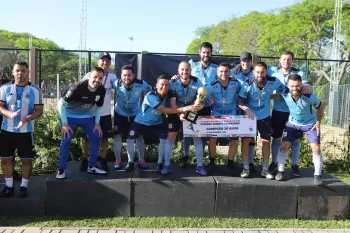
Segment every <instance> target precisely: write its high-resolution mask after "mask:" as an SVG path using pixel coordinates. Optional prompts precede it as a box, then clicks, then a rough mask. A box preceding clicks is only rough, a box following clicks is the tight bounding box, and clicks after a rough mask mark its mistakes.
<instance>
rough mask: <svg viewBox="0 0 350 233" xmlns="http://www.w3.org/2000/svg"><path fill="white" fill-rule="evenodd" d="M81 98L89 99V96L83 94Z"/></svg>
mask: <svg viewBox="0 0 350 233" xmlns="http://www.w3.org/2000/svg"><path fill="white" fill-rule="evenodd" d="M81 98H82V99H84V100H87V99H89V97H87V96H82V97H81Z"/></svg>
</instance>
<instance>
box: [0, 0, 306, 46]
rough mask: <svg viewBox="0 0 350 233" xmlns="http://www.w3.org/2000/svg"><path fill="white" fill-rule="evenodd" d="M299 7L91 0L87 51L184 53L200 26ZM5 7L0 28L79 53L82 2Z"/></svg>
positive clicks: (290, 0)
mask: <svg viewBox="0 0 350 233" xmlns="http://www.w3.org/2000/svg"><path fill="white" fill-rule="evenodd" d="M297 2H299V1H297V0H268V1H263V0H221V1H217V4H216V1H209V0H177V1H168V0H148V1H146V0H134V1H130V0H129V1H128V0H124V1H120V0H87V11H86V12H87V14H86V15H87V18H86V49H87V50H89V49H90V50H95V51H134V52H140V51H148V52H158V53H185V52H186V49H187V47H188V45H189V44H190V43H191V41H192V40H193V39H195V30H196V29H197V28H199V27H202V26H207V25H211V24H217V23H219V22H220V21H222V20H228V19H230V18H232V17H233V16H241V15H246V14H248V13H249V12H251V11H260V12H266V11H268V10H272V9H278V8H282V7H286V6H290V5H292V4H295V3H297ZM0 4H1V8H2V9H3V10H2V11H1V20H0V29H3V30H7V31H11V32H27V33H31V34H32V35H33V36H35V37H39V38H43V39H49V40H52V41H54V42H55V43H56V44H58V45H59V46H60V47H63V48H64V49H79V44H80V5H81V4H80V0H11V1H8V0H0ZM129 37H133V38H134V40H133V41H132V42H131V40H130V39H129Z"/></svg>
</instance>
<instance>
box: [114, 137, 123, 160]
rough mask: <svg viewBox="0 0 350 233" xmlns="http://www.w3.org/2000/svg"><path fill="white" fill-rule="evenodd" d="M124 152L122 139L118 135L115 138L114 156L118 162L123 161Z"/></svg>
mask: <svg viewBox="0 0 350 233" xmlns="http://www.w3.org/2000/svg"><path fill="white" fill-rule="evenodd" d="M121 151H122V137H121V136H120V135H119V134H117V135H116V136H115V137H114V156H115V159H116V160H119V161H120V160H121V158H120V153H121Z"/></svg>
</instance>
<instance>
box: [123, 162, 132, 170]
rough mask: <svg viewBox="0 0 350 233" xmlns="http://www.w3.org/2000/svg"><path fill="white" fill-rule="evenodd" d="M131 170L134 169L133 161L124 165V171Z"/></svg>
mask: <svg viewBox="0 0 350 233" xmlns="http://www.w3.org/2000/svg"><path fill="white" fill-rule="evenodd" d="M132 170H134V163H133V162H128V164H127V165H126V167H125V171H126V172H131V171H132Z"/></svg>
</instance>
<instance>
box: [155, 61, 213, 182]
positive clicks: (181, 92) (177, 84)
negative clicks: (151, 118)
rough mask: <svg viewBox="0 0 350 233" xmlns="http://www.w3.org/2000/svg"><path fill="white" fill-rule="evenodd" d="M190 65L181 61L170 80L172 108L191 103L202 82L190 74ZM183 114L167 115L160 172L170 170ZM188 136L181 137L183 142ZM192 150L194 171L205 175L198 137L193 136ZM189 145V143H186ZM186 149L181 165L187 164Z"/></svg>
mask: <svg viewBox="0 0 350 233" xmlns="http://www.w3.org/2000/svg"><path fill="white" fill-rule="evenodd" d="M190 73H191V66H190V64H189V63H188V62H187V61H182V62H180V64H179V68H178V74H179V75H178V77H177V79H176V80H172V81H171V82H170V90H172V91H174V92H175V95H176V98H172V99H171V101H173V102H174V103H170V104H173V106H171V107H173V108H181V107H184V106H188V105H190V104H193V102H194V101H195V100H196V96H197V91H198V88H200V87H202V86H203V84H202V82H201V81H200V80H199V79H198V78H196V77H193V76H191V75H190ZM183 120H185V119H184V114H183V113H181V114H178V115H176V114H172V115H168V137H167V140H166V142H165V163H164V168H163V169H162V170H161V173H162V174H167V173H168V172H169V171H170V158H171V154H172V152H173V150H174V141H175V139H176V135H177V133H178V132H179V131H180V130H182V122H181V121H183ZM188 139H189V138H183V142H184V141H185V140H188ZM193 142H194V150H195V153H196V160H197V167H196V172H197V173H198V174H200V175H202V176H206V175H207V171H206V170H205V168H204V167H203V145H202V141H201V139H200V138H196V137H195V138H193ZM188 146H189V144H188ZM186 153H188V151H186V152H185V154H184V157H183V159H182V167H185V166H186V165H187V161H188V154H186Z"/></svg>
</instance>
